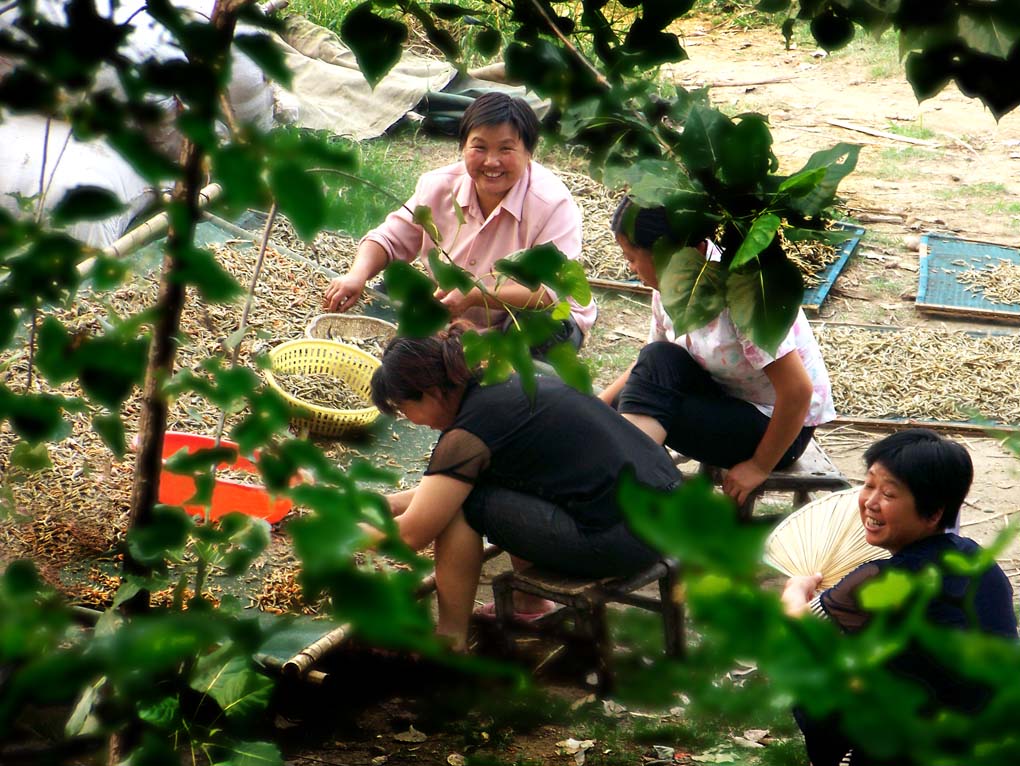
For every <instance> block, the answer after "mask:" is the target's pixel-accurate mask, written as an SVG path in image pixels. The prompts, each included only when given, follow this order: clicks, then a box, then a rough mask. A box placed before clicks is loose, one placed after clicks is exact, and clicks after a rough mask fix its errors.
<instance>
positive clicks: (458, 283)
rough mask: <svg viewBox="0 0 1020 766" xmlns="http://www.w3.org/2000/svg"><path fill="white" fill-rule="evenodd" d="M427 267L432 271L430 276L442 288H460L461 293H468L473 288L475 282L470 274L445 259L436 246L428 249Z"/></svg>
mask: <svg viewBox="0 0 1020 766" xmlns="http://www.w3.org/2000/svg"><path fill="white" fill-rule="evenodd" d="M429 269H430V270H431V271H432V276H433V277H435V278H436V282H437V283H438V284H439V286H440V287H441V288H443V289H444V290H460V291H461V292H462V293H468V292H470V291H471V290H472V289H474V286H475V283H474V281H473V280H472V278H471V274H469V273H468V272H467V271H465V270H464V269H462V268H461V267H460V266H458V265H457V264H455V263H450V262H449V261H447V260H445V258H444V256H443V255H442V254H441V253H440V252H439V248H437V247H434V248H432V249H431V250H429Z"/></svg>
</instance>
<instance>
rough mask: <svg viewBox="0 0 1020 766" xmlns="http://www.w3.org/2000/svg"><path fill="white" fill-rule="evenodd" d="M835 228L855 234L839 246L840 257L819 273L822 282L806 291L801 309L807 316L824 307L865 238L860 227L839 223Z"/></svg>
mask: <svg viewBox="0 0 1020 766" xmlns="http://www.w3.org/2000/svg"><path fill="white" fill-rule="evenodd" d="M834 228H837V229H843V230H844V231H849V232H851V233H852V234H853V236H852V237H851V238H850V239H847V240H844V241H843V243H842V244H840V246H839V257H838V258H837V259H836V260H835V261H833V262H832V263H830V264H829V265H828V266H826V267H825V268H824V269H822V270H821V271H819V272H818V274H817V276H818V278H819V279H820V280H822V281H821V282H819V283H818V284H817V285H815V286H814V287H811V288H806V289H805V290H804V297H803V298H802V299H801V302H800V303H801V307H802V308H803V309H804V313H806V314H817V313H818V309H819V308H820V307H821V305H822V301H824V300H825V297H826V296H827V295H828V294H829V290H831V289H832V285H833V284H834V283H835V282H836V277H838V276H839V274H840V272H841V271H843V267H844V266H846V263H847V261H849V260H850V256H851V255H852V254H853V252H854V250H856V249H857V245H858V244H859V243H860V241H861V237H863V236H864V231H865V230H864V229H862V228H861V227H860V226H854V225H853V224H849V223H837V224H836V225H835V227H834Z"/></svg>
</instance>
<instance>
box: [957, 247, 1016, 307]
mask: <svg viewBox="0 0 1020 766" xmlns="http://www.w3.org/2000/svg"><path fill="white" fill-rule="evenodd" d="M953 263H954V264H956V265H958V266H970V268H969V269H968V270H967V271H965V272H963V273H962V274H961V273H956V281H957V282H959V283H960V284H961V285H968V287H967V292H971V293H981V295H982V297H983V298H984V299H985V300H986V301H988V302H989V303H998V304H1008V305H1017V304H1020V266H1017V265H1016V264H1015V263H1013V262H1012V261H1008V260H1006V259H1005V258H1000V259H999V262H998V263H995V264H991V263H988V264H985V265H984V266H981V267H980V268H978V267H975V266H973V265H971V264H968V263H967V262H966V261H953ZM954 273H955V272H954Z"/></svg>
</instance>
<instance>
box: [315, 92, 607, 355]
mask: <svg viewBox="0 0 1020 766" xmlns="http://www.w3.org/2000/svg"><path fill="white" fill-rule="evenodd" d="M538 133H539V124H538V118H537V117H536V116H535V112H534V111H533V110H532V109H531V107H530V106H529V105H528V103H527V102H526V101H524V100H523V99H519V98H512V97H510V96H508V95H506V94H505V93H486V94H485V95H483V96H481V97H479V98H478V99H476V100H475V101H474V103H472V104H471V106H469V107H468V108H467V110H466V111H465V112H464V115H463V117H462V118H461V122H460V136H459V140H460V151H461V156H462V159H461V161H460V162H456V163H454V164H452V165H447V166H446V167H442V168H439V169H438V170H433V171H431V172H428V173H425V174H424V175H423V176H421V178H419V179H418V185H417V187H416V188H415V191H414V194H413V195H412V197H411V199H409V200H408V201H407V204H406V205H404V206H403V207H401V208H399V209H398V210H395V211H394V212H392V213H390V215H389V216H388V217H387V218H386V221H385V222H384V223H383V224H382V225H381V226H379V227H378V228H376V229H373V230H372V231H370V232H369V233H368V234H366V235H365V237H364V238H363V239H362V240H361V242H360V244H359V245H358V254H357V257H356V258H355V260H354V264H353V265H352V266H351V269H350V271H348V272H347V274H345V275H344V276H342V277H337V278H336V279H334V280H333V281H332V282H331V283H330V284H329V287H327V288H326V295H325V300H324V305H325V307H326V308H327V309H328V310H330V311H347V310H348V309H349V308H351V307H352V306H353V305H354V304H355V303H356V302H357V300H358V297H359V296H360V295H361V293H362V291H363V290H364V289H365V283H366V282H367V281H368V280H370V279H371V278H373V277H374V276H376V275H377V274H379V272H381V271H382V270H383V269H384V268H386V266H387V264H389V262H390V261H392V260H393V259H398V260H402V261H412V260H414V259H415V258H421V259H422V260H423V262H424V263H425V264H426V265H427V264H428V253H429V251H431V250H432V249H433V248H435V247H437V246H439V247H441V248H442V249H443V250H444V251H445V252H446V253H447V254H448V255H449V257H450V260H451V261H452V262H453V263H455V264H456V265H458V266H460V267H461V268H463V269H464V270H466V271H467V272H469V273H470V274H472V275H473V276H474V277H476V278H477V279H478V280H479V281H480V282H481V283H482V284H483V285H484V286H485V291H482V290H480V289H479V288H478V287H475V288H473V289H472V290H470V291H469V292H467V293H461V292H460V291H458V290H453V291H451V292H444V291H442V290H438V291H437V293H436V295H437V297H438V298H439V299H440V300H441V302H442V303H443V304H444V305H445V306H446V308H447V309H448V310H449V311H450V314H451V315H452V316H453V317H454V318H457V317H464V318H466V319H469V320H470V321H472V322H474V323H475V324H476V325H478V326H480V327H500V326H502V325H504V324H505V323H506V322H507V320H508V314H507V311H506V310H505V308H504V306H510V307H512V308H522V309H535V308H545V307H547V306H550V305H552V304H553V303H554V302H555V301H556V296H555V295H554V294H553V293H552V292H551V291H550V290H549V289H548V288H545V287H541V286H540V287H538V288H537V289H534V290H533V289H531V288H529V287H526V286H524V285H521V284H518V283H516V282H513V281H511V280H507V279H503V280H501V281H500V283H499V285H498V286H497V285H496V278H495V273H494V271H493V266H494V265H495V263H496V261H498V260H499V259H500V258H505V257H506V256H508V255H510V254H512V253H515V252H518V251H520V250H525V249H527V248H531V247H535V246H537V245H542V244H546V243H551V244H553V245H555V246H556V247H557V248H559V250H560V251H561V252H562V253H563V254H564V255H565V256H567V257H568V258H572V259H576V258H577V257H578V256H579V255H580V253H581V213H580V211H579V210H578V208H577V205H576V204H575V203H574V200H573V198H572V197H571V196H570V192H569V191H567V188H566V186H564V185H563V182H562V181H560V180H559V178H557V177H556V176H555V175H553V173H552V172H550V171H549V170H547V169H546V168H544V167H543V166H542V165H540V164H538V163H537V162H535V161H534V160H532V159H531V155H532V153H533V152H534V150H535V145H536V144H537V142H538ZM420 205H424V206H426V207H428V208H430V209H431V210H432V219H433V221H434V222H435V224H436V228H437V229H438V231H439V235H440V239H441V241H440V242H433V241H432V238H431V237H430V236H429V234H428V233H427V232H426V231H425V229H424V228H423V227H422V226H420V225H419V224H417V223H415V222H414V220H413V215H412V213H413V211H414V210H415V209H416V208H417V207H418V206H420ZM595 315H596V309H595V304H594V303H593V302H589V303H588V305H586V306H580V305H578V304H576V303H574V302H573V301H572V300H571V313H570V317H569V318H568V319H565V320H563V326H562V328H561V330H560V331H559V333H558V334H557V336H556V338H555V339H554V340H556V341H565V340H569V341H571V342H572V343H573V344H574V346H575V347H576V348H579V347H580V345H581V343H582V341H583V339H584V337H585V335H586V334H587V332H588V330H589V328H591V326H592V324H593V323H594V321H595Z"/></svg>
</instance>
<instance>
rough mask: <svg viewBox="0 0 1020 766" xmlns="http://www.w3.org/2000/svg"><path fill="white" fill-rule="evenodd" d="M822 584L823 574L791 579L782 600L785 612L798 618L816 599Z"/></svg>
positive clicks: (787, 583) (787, 582)
mask: <svg viewBox="0 0 1020 766" xmlns="http://www.w3.org/2000/svg"><path fill="white" fill-rule="evenodd" d="M821 582H822V573H821V572H815V573H814V574H813V575H800V576H798V577H791V578H790V579H789V580H787V581H786V587H784V588H783V595H782V597H781V600H782V602H783V611H784V612H786V613H787V614H788V615H790V616H791V617H798V616H800V615H802V614H803V613H804V612H806V611H807V607H808V604H810V603H811V599H813V598H814V597H815V592H816V591H817V590H818V586H819V585H820V584H821Z"/></svg>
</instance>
